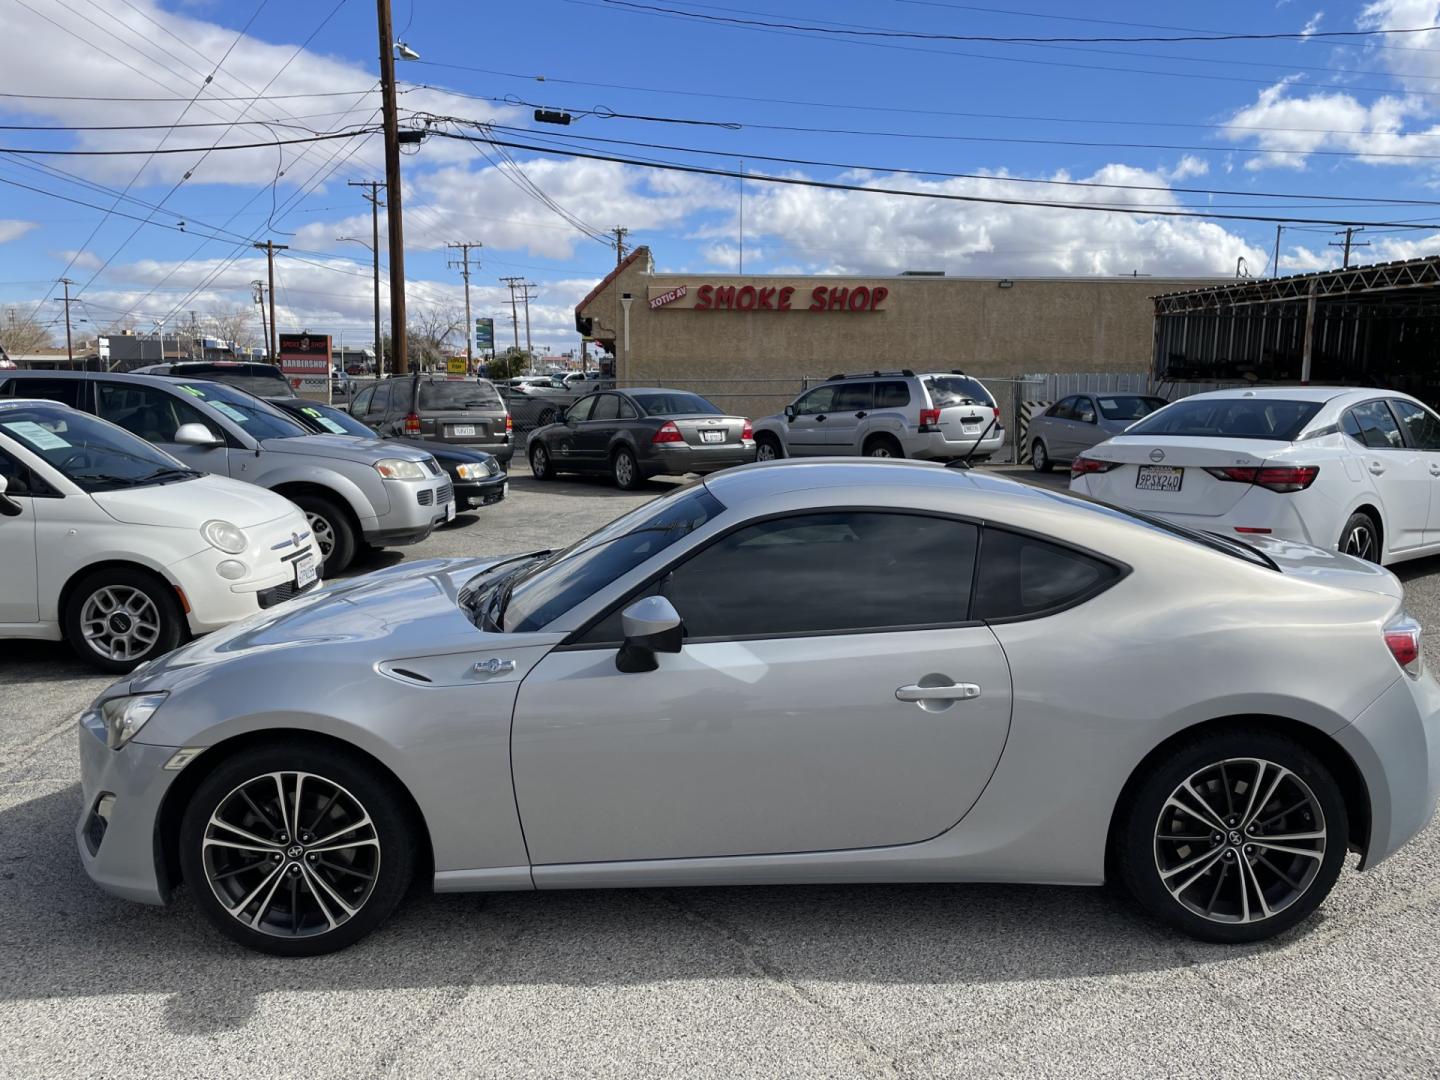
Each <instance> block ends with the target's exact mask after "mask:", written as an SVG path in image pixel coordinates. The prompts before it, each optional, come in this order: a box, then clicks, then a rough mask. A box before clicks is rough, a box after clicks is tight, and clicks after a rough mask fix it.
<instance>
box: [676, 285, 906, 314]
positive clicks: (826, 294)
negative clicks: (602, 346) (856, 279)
mask: <svg viewBox="0 0 1440 1080" xmlns="http://www.w3.org/2000/svg"><path fill="white" fill-rule="evenodd" d="M889 297H890V290H889V289H888V288H886V287H885V286H884V285H811V284H809V283H806V284H804V285H784V284H779V285H720V284H714V283H708V284H704V285H700V286H699V287H697V288H691V287H690V286H688V285H677V286H670V287H668V288H666V287H664V286H655V285H652V286H650V296H649V299H650V308H651V310H652V311H653V310H665V311H803V312H806V313H813V314H820V313H824V312H856V313H867V312H874V311H884V310H885V302H886V300H888V299H889Z"/></svg>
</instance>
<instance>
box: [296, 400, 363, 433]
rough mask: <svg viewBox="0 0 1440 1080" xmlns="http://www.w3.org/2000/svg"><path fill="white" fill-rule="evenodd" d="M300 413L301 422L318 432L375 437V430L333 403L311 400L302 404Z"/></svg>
mask: <svg viewBox="0 0 1440 1080" xmlns="http://www.w3.org/2000/svg"><path fill="white" fill-rule="evenodd" d="M298 413H299V420H300V422H301V423H302V424H304V425H306V426H307V427H311V428H314V429H315V430H316V431H317V432H324V433H325V434H327V435H358V436H360V437H361V438H362V439H373V438H374V437H375V432H373V431H371V430H370V429H369V428H368V427H366V426H365V425H364V424H362V423H361V422H360V421H359V420H356V419H355V418H354V417H353V416H351V415H350V414H349V413H347V412H346V411H345V410H344V409H337V408H335V407H334V406H333V405H322V404H320V403H319V402H310V403H308V404H305V405H301V406H300V407H299V409H298Z"/></svg>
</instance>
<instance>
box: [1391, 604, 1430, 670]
mask: <svg viewBox="0 0 1440 1080" xmlns="http://www.w3.org/2000/svg"><path fill="white" fill-rule="evenodd" d="M1420 635H1421V631H1420V624H1419V623H1418V622H1416V621H1415V620H1414V619H1412V618H1411V617H1410V616H1409V615H1406V614H1405V613H1404V612H1401V614H1400V615H1399V616H1398V617H1396V618H1395V619H1394V620H1392V621H1391V622H1390V623H1389V624H1387V625H1386V627H1385V647H1386V648H1388V649H1389V650H1390V655H1391V656H1393V657H1395V662H1396V663H1397V664H1399V665H1400V666H1401V667H1402V668H1404V669H1405V674H1407V675H1409V676H1410V677H1411V678H1419V677H1420V672H1421V670H1422V669H1423V667H1424V661H1423V659H1422V658H1421V655H1420Z"/></svg>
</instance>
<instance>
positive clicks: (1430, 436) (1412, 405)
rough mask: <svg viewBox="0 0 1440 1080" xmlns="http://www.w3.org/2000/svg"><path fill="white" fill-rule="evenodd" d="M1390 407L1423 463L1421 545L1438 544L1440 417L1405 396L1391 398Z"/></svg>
mask: <svg viewBox="0 0 1440 1080" xmlns="http://www.w3.org/2000/svg"><path fill="white" fill-rule="evenodd" d="M1390 408H1391V410H1392V411H1393V412H1394V413H1395V416H1396V417H1397V418H1398V419H1399V421H1400V427H1401V430H1402V431H1403V433H1404V435H1405V441H1406V443H1407V444H1408V445H1409V446H1410V447H1411V448H1412V449H1413V450H1415V451H1416V452H1418V453H1419V455H1420V457H1421V458H1422V460H1423V461H1424V463H1425V475H1426V477H1427V478H1428V484H1427V486H1428V487H1429V489H1430V510H1429V513H1428V515H1427V517H1426V524H1425V537H1424V540H1423V541H1422V542H1423V543H1424V544H1426V545H1427V546H1428V545H1431V544H1440V417H1437V416H1436V415H1435V414H1434V413H1433V412H1431V411H1430V410H1429V409H1427V408H1426V407H1425V406H1424V405H1421V404H1420V403H1419V402H1418V401H1411V400H1409V399H1408V398H1391V399H1390Z"/></svg>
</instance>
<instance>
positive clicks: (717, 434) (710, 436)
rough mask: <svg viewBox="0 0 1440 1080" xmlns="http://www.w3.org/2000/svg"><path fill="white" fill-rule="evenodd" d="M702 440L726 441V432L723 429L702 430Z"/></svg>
mask: <svg viewBox="0 0 1440 1080" xmlns="http://www.w3.org/2000/svg"><path fill="white" fill-rule="evenodd" d="M700 441H701V442H724V441H725V433H724V432H723V431H702V432H700Z"/></svg>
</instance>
